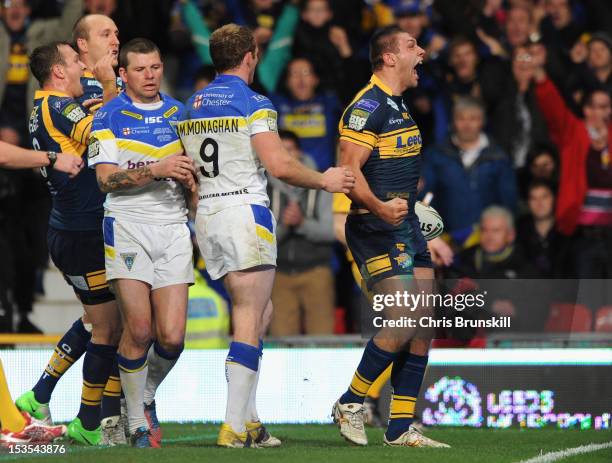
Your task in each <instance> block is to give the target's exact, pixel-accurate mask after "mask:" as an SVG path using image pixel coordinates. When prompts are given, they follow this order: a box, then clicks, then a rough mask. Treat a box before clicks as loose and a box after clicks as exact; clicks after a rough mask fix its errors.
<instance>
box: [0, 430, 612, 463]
mask: <svg viewBox="0 0 612 463" xmlns="http://www.w3.org/2000/svg"><path fill="white" fill-rule="evenodd" d="M162 429H163V439H164V441H163V442H162V444H163V448H162V449H132V448H129V447H115V448H92V447H81V446H77V445H70V444H66V450H67V452H66V453H65V454H63V455H59V454H58V455H54V456H49V455H33V456H30V455H14V454H13V455H11V454H9V453H6V452H3V453H0V463H1V462H4V461H19V462H26V461H34V462H62V463H63V462H84V463H115V462H117V463H120V462H129V463H141V462H142V463H162V462H172V463H183V462H185V463H196V462H214V463H224V462H228V463H230V462H249V463H259V462H270V463H276V462H278V463H280V462H283V463H285V462H288V463H302V462H304V463H306V462H309V463H310V462H313V463H314V462H316V463H336V462H339V463H361V462H364V463H382V462H390V463H393V462H410V463H421V462H423V463H430V462H432V463H433V462H443V463H455V462H457V463H459V462H461V463H463V462H469V463H479V462H483V463H484V462H486V463H497V462H500V463H501V462H507V463H511V462H518V461H520V460H523V459H528V458H532V457H535V456H538V455H540V453H547V452H551V451H557V450H562V449H566V448H570V447H578V446H580V445H586V444H590V443H605V442H610V441H612V432H609V431H577V430H558V429H552V428H551V429H540V430H520V429H506V430H492V429H467V428H436V429H431V430H428V431H427V435H429V436H431V437H433V438H434V439H439V440H441V441H443V442H447V443H449V444H450V445H452V447H453V448H451V449H412V448H389V447H383V446H382V433H383V431H382V430H379V429H371V428H370V429H368V437H369V439H370V445H369V446H367V447H353V446H350V445H348V444H347V443H346V442H345V441H344V440H342V439H341V437H340V435H339V433H338V429H337V428H336V427H335V426H332V425H270V426H269V427H268V429H269V430H270V431H271V432H272V433H273V434H274V435H276V436H278V437H279V438H280V439H282V440H283V447H281V448H278V449H221V448H217V447H215V439H216V436H217V430H218V426H217V425H212V424H174V423H171V424H170V423H169V424H162ZM561 461H562V462H563V463H578V462H589V463H598V462H601V463H604V462H606V463H609V462H612V449H610V448H608V449H605V450H600V451H597V452H592V453H588V454H583V455H579V456H575V457H570V458H564V459H563V460H561Z"/></svg>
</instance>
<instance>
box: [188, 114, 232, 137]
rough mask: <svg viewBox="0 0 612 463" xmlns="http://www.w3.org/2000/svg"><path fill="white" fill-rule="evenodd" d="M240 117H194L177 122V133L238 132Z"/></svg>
mask: <svg viewBox="0 0 612 463" xmlns="http://www.w3.org/2000/svg"><path fill="white" fill-rule="evenodd" d="M239 125H240V119H239V118H237V117H228V118H219V119H194V120H188V121H183V122H180V123H179V124H178V133H179V135H180V136H184V135H199V134H206V133H224V132H238V127H239Z"/></svg>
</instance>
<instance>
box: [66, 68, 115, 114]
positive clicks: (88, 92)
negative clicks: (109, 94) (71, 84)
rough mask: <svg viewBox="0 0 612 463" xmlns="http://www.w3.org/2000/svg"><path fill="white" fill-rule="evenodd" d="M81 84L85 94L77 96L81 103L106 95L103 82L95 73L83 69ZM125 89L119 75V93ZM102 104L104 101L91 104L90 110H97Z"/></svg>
mask: <svg viewBox="0 0 612 463" xmlns="http://www.w3.org/2000/svg"><path fill="white" fill-rule="evenodd" d="M81 85H82V86H83V95H82V96H80V97H79V98H77V101H78V102H79V103H81V104H83V102H84V101H86V100H91V99H93V98H102V97H103V96H104V89H103V88H102V84H101V83H100V82H98V81H97V80H96V78H95V77H94V75H93V74H92V73H91V72H89V71H83V75H82V76H81ZM123 90H125V85H124V83H123V80H121V77H117V94H118V95H119V94H121V92H122V91H123ZM102 104H103V103H98V104H95V105H93V106H90V107H89V110H90V111H92V112H95V111H97V110H98V109H100V108H101V107H102Z"/></svg>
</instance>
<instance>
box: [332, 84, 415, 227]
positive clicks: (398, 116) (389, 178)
mask: <svg viewBox="0 0 612 463" xmlns="http://www.w3.org/2000/svg"><path fill="white" fill-rule="evenodd" d="M339 132H340V140H345V141H348V142H351V143H355V144H357V145H360V146H364V147H366V148H369V149H371V150H372V152H371V154H370V157H369V158H368V160H367V161H366V162H365V164H364V165H363V166H362V168H361V170H362V172H363V175H364V177H365V179H366V180H367V182H368V185H369V186H370V189H371V190H372V192H373V193H374V194H375V195H376V197H377V198H378V199H380V200H382V201H388V200H390V199H392V198H395V197H399V198H404V199H407V200H408V203H409V216H416V214H415V212H414V203H415V201H416V192H417V184H418V182H419V177H420V174H421V159H422V156H421V145H422V139H421V133H420V132H419V129H418V127H417V126H416V123H415V122H414V120H413V119H412V117H410V114H409V113H408V108H407V107H406V104H405V103H404V100H403V98H402V97H401V96H394V95H393V93H392V91H391V89H390V88H389V87H388V86H386V85H385V84H384V83H383V82H381V80H380V79H379V78H378V77H376V76H375V75H373V76H372V78H371V79H370V83H369V84H368V85H367V86H366V87H364V88H363V89H362V90H361V91H360V92H359V93H358V94H357V96H356V97H355V98H354V99H353V101H352V102H351V104H350V105H349V106H348V107H347V108H346V110H345V111H344V114H343V115H342V119H341V120H340V124H339ZM363 207H364V205H362V204H356V203H355V202H353V204H352V205H351V208H352V209H359V208H363Z"/></svg>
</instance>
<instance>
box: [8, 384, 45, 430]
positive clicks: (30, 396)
mask: <svg viewBox="0 0 612 463" xmlns="http://www.w3.org/2000/svg"><path fill="white" fill-rule="evenodd" d="M15 405H16V406H17V408H18V409H19V410H21V411H22V412H27V413H28V414H29V415H30V416H31V417H33V418H35V419H37V420H39V421H42V422H43V423H44V424H46V425H47V426H50V425H51V424H53V423H52V421H51V412H50V411H49V404H41V403H40V402H39V401H38V400H36V397H34V391H27V392H24V393H23V394H21V395H20V396H19V398H18V399H17V400H16V401H15Z"/></svg>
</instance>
